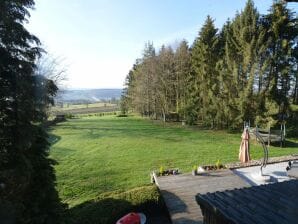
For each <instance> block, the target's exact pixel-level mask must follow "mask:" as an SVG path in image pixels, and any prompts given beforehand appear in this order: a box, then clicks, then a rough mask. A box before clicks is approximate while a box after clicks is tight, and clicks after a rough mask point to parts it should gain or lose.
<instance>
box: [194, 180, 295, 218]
mask: <svg viewBox="0 0 298 224" xmlns="http://www.w3.org/2000/svg"><path fill="white" fill-rule="evenodd" d="M196 200H197V202H198V204H199V205H200V206H201V208H202V209H205V210H207V211H208V212H209V213H211V214H213V215H214V216H216V217H217V218H219V219H220V220H222V221H224V222H226V223H241V224H242V223H270V224H273V223H287V224H288V223H298V180H290V181H285V182H280V183H274V184H268V185H261V186H254V187H249V188H242V189H235V190H227V191H222V192H219V191H217V192H215V193H207V194H197V196H196Z"/></svg>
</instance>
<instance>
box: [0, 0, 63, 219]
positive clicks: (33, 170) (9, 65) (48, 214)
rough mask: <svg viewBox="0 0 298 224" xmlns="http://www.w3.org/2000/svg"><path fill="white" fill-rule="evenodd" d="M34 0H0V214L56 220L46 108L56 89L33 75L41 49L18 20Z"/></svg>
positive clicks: (58, 209)
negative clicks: (43, 124) (46, 129)
mask: <svg viewBox="0 0 298 224" xmlns="http://www.w3.org/2000/svg"><path fill="white" fill-rule="evenodd" d="M33 6H34V2H33V0H3V1H1V2H0V30H1V32H0V86H1V88H0V138H1V139H0V184H1V189H0V210H1V212H0V216H1V217H0V220H1V222H2V221H3V222H4V223H59V222H61V215H62V214H61V212H62V211H63V210H62V205H61V204H60V201H59V198H58V194H57V191H56V190H55V175H54V170H53V167H52V166H53V164H54V161H53V160H51V159H48V158H47V156H48V148H49V143H48V141H47V134H46V132H45V130H44V128H43V127H42V126H41V125H40V124H41V123H42V122H43V121H44V120H45V119H46V113H45V112H46V108H47V106H48V104H49V103H51V102H53V98H52V97H53V96H54V95H55V92H56V91H57V88H56V86H55V85H54V83H53V82H52V81H50V80H47V79H45V78H43V77H40V76H35V75H34V69H35V61H36V59H37V57H39V56H40V53H41V52H42V50H41V49H40V47H39V45H40V42H39V40H38V38H37V37H35V36H34V35H32V34H30V33H29V32H28V31H27V30H26V29H25V28H24V25H23V23H24V22H25V21H26V20H27V18H28V16H29V12H28V9H31V8H33Z"/></svg>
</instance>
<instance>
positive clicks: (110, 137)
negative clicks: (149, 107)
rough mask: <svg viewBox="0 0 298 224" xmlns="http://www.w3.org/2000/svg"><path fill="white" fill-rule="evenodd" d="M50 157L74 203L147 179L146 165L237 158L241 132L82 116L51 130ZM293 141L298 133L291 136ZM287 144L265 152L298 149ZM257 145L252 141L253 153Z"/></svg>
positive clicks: (186, 166)
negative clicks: (55, 162) (293, 136)
mask: <svg viewBox="0 0 298 224" xmlns="http://www.w3.org/2000/svg"><path fill="white" fill-rule="evenodd" d="M51 134H52V135H51V141H53V142H55V143H54V144H53V146H52V148H51V157H52V158H54V159H55V160H56V161H57V162H58V165H56V166H55V168H56V175H57V183H58V190H59V194H60V196H61V198H62V199H63V200H64V201H65V202H67V203H69V204H70V205H75V204H78V203H81V202H83V201H86V200H90V199H92V198H94V197H96V196H98V195H100V194H102V193H107V192H112V191H125V190H128V189H131V188H134V187H138V186H143V185H146V184H148V183H149V182H150V175H149V174H150V171H152V170H156V169H159V167H160V166H164V167H165V168H170V167H172V168H173V167H176V168H179V169H181V170H182V172H189V171H190V170H191V168H192V166H193V165H203V164H215V162H216V161H217V160H218V159H219V160H220V161H221V162H222V163H228V162H233V161H237V160H238V151H239V145H240V141H241V138H240V136H241V133H240V131H239V133H237V134H231V133H227V132H225V131H209V130H192V129H190V128H186V127H179V126H178V125H165V126H164V125H162V124H158V123H156V122H154V123H153V122H152V121H150V120H146V119H143V118H140V117H124V118H120V117H115V116H106V117H86V118H80V119H72V120H70V121H67V122H64V123H60V124H58V125H57V126H56V127H54V128H53V129H52V130H51ZM291 141H292V142H294V143H298V139H296V140H293V139H292V140H291ZM292 145H293V146H292V147H288V148H287V147H285V148H279V147H270V152H269V156H270V157H273V156H280V155H287V154H294V153H298V146H297V145H298V144H292ZM262 153H263V152H262V149H261V147H260V146H258V145H254V144H252V146H251V155H252V158H253V159H258V158H261V156H262V155H263V154H262Z"/></svg>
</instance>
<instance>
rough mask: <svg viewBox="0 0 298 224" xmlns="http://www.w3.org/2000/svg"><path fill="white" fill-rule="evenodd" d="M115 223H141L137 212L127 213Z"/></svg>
mask: <svg viewBox="0 0 298 224" xmlns="http://www.w3.org/2000/svg"><path fill="white" fill-rule="evenodd" d="M116 224H141V217H140V215H139V214H138V213H134V212H131V213H128V214H127V215H125V216H123V217H122V218H121V219H119V220H118V221H117V223H116Z"/></svg>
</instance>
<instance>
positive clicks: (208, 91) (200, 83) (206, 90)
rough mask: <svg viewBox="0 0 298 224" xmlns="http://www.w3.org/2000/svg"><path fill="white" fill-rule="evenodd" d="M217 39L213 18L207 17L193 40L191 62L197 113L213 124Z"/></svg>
mask: <svg viewBox="0 0 298 224" xmlns="http://www.w3.org/2000/svg"><path fill="white" fill-rule="evenodd" d="M218 44H219V39H218V34H217V29H216V28H215V27H214V23H213V20H212V19H211V17H210V16H208V17H207V19H206V21H205V24H204V25H203V27H202V29H201V30H200V32H199V37H198V38H197V39H196V40H195V42H194V45H193V49H192V54H191V62H192V67H193V72H194V74H195V78H196V85H197V93H196V94H197V96H198V97H199V98H200V101H201V102H200V104H201V105H197V110H198V115H199V117H200V118H201V119H202V120H203V122H204V123H205V124H211V125H212V127H214V125H215V116H216V110H217V95H218V91H219V90H218V88H219V83H218V72H217V70H216V64H217V62H218V60H219V59H218V55H219V45H218Z"/></svg>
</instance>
